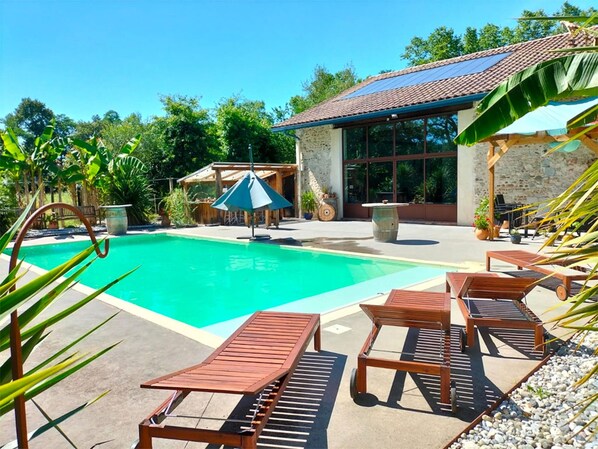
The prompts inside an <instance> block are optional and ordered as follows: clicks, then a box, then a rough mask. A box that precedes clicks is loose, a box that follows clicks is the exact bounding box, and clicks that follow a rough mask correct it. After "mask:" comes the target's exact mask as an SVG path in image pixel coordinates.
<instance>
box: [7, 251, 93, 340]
mask: <svg viewBox="0 0 598 449" xmlns="http://www.w3.org/2000/svg"><path fill="white" fill-rule="evenodd" d="M94 260H95V259H94ZM92 263H93V260H92V261H90V262H88V263H86V264H85V265H84V266H82V267H81V268H80V269H78V270H77V271H76V272H75V273H73V274H72V275H70V276H69V277H68V278H67V279H65V280H64V281H62V282H61V283H60V284H58V285H57V286H56V287H54V288H52V289H51V290H50V291H49V292H48V293H46V294H45V295H44V296H42V297H41V298H40V299H39V301H37V302H36V303H35V304H33V305H31V306H30V307H28V308H27V310H25V311H24V312H23V313H21V314H20V315H19V326H20V328H21V329H23V328H24V327H25V326H26V325H27V324H29V323H30V322H31V321H32V320H33V319H34V318H35V317H36V316H38V315H39V314H40V313H41V312H42V311H43V310H44V309H45V308H46V307H48V306H49V305H50V304H51V303H52V302H53V301H54V300H55V299H56V298H57V297H58V296H59V295H60V294H61V293H62V292H64V291H65V290H66V289H67V288H69V287H71V286H72V285H73V283H74V281H75V280H76V279H77V278H78V277H79V276H80V275H81V274H82V273H83V272H84V271H85V270H86V269H87V268H89V266H90V265H91V264H92ZM9 338H10V326H6V327H5V328H4V329H0V350H3V349H4V348H5V346H4V345H6V344H7V343H8V341H9Z"/></svg>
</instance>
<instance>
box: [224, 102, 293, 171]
mask: <svg viewBox="0 0 598 449" xmlns="http://www.w3.org/2000/svg"><path fill="white" fill-rule="evenodd" d="M273 124H274V118H273V116H272V114H269V113H268V112H266V107H265V104H264V102H263V101H250V100H244V99H241V98H239V97H232V98H229V99H227V100H224V101H222V102H221V103H220V104H219V105H218V107H217V109H216V127H217V131H218V138H219V141H220V145H221V148H222V149H223V150H224V152H225V158H226V160H227V161H230V162H241V161H248V160H249V153H248V148H249V145H250V144H251V145H252V149H253V156H254V160H256V161H259V162H291V160H294V142H293V139H292V138H291V137H289V136H286V135H284V134H277V133H273V132H272V131H271V127H272V125H273Z"/></svg>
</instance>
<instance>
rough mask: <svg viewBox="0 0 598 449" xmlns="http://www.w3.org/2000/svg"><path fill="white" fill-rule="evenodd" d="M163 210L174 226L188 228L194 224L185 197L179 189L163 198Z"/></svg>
mask: <svg viewBox="0 0 598 449" xmlns="http://www.w3.org/2000/svg"><path fill="white" fill-rule="evenodd" d="M164 209H166V212H168V216H169V218H170V220H171V221H172V222H173V223H174V225H175V226H177V227H178V226H189V225H193V224H195V222H194V221H193V217H192V216H191V209H190V208H189V201H188V200H187V195H186V194H185V192H184V191H183V189H181V188H176V189H174V190H173V191H172V192H170V193H169V194H168V196H167V197H166V198H164Z"/></svg>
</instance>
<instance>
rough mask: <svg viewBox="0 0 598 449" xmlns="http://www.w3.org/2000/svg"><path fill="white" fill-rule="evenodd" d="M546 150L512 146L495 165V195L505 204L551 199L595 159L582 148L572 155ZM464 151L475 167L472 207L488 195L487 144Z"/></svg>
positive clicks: (587, 150) (531, 146) (543, 146)
mask: <svg viewBox="0 0 598 449" xmlns="http://www.w3.org/2000/svg"><path fill="white" fill-rule="evenodd" d="M547 149H548V147H547V145H544V144H533V145H517V146H514V147H512V148H511V149H510V150H509V151H508V152H507V153H506V154H504V155H503V156H502V157H501V158H500V160H499V161H498V162H497V163H496V165H495V171H494V192H495V194H499V193H500V194H502V195H503V196H504V197H505V201H506V202H507V203H522V204H533V203H537V202H541V201H545V200H548V199H550V198H554V197H555V196H557V195H559V194H561V193H562V192H563V191H564V190H565V189H566V188H567V187H569V186H570V185H571V183H572V182H573V181H574V180H575V179H577V178H578V177H579V175H581V174H582V173H583V172H584V171H585V170H586V169H587V168H588V167H589V166H590V165H592V163H593V162H594V161H595V160H596V155H595V153H594V152H592V151H591V150H589V149H588V148H587V147H585V146H583V145H582V146H580V148H579V149H578V150H576V151H573V152H572V153H563V152H558V151H557V152H553V153H550V154H546V153H547ZM468 151H472V152H473V153H474V155H473V157H474V158H475V163H474V166H475V167H477V169H476V171H475V180H474V186H475V187H474V192H475V204H479V202H480V199H481V198H483V197H485V196H488V169H487V165H486V154H487V152H488V143H482V144H478V145H476V146H474V147H472V148H471V149H468ZM459 156H460V157H462V156H463V154H460V155H459Z"/></svg>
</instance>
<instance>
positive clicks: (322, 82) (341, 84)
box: [289, 65, 359, 114]
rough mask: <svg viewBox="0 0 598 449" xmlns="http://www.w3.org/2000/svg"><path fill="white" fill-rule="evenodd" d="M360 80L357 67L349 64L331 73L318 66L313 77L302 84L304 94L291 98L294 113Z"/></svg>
mask: <svg viewBox="0 0 598 449" xmlns="http://www.w3.org/2000/svg"><path fill="white" fill-rule="evenodd" d="M358 82H359V80H358V78H357V75H356V74H355V69H354V68H353V67H352V66H348V67H346V68H344V69H343V70H340V71H338V72H336V73H330V72H329V71H328V70H327V69H326V67H324V66H320V65H318V66H316V68H315V69H314V74H313V77H312V78H311V79H310V80H308V81H305V82H304V83H303V85H302V87H303V92H304V94H303V95H295V96H294V97H291V99H290V100H289V105H290V107H291V110H292V112H293V114H299V113H300V112H303V111H305V110H306V109H309V108H311V107H313V106H315V105H317V104H319V103H321V102H323V101H325V100H328V99H329V98H332V97H334V96H335V95H338V94H339V93H341V92H342V91H344V90H346V89H348V88H349V87H351V86H354V85H355V84H357V83H358Z"/></svg>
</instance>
